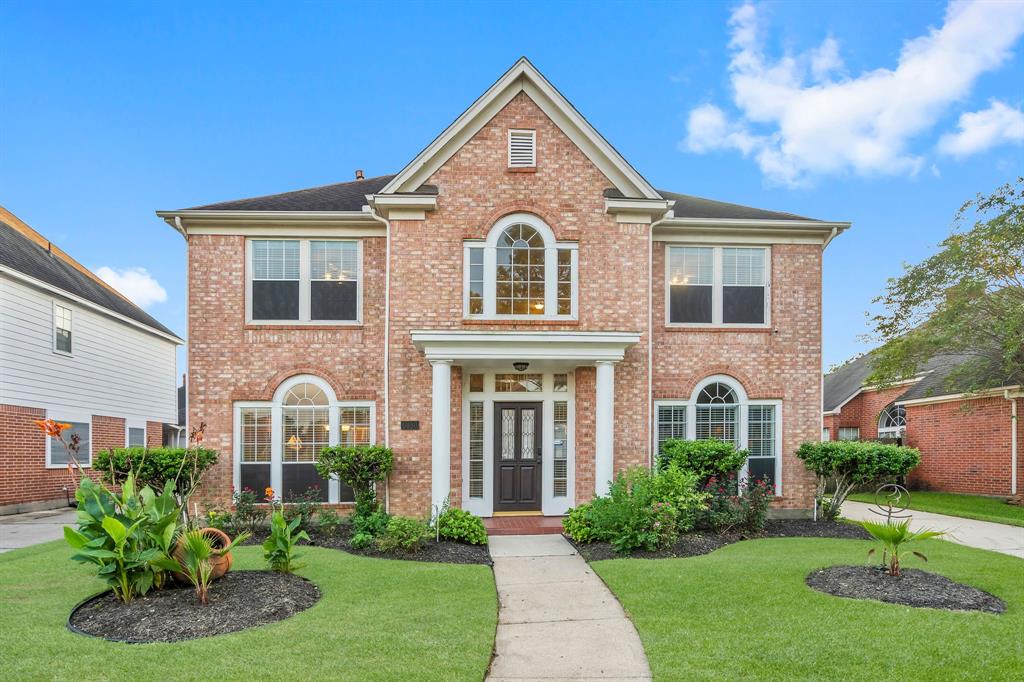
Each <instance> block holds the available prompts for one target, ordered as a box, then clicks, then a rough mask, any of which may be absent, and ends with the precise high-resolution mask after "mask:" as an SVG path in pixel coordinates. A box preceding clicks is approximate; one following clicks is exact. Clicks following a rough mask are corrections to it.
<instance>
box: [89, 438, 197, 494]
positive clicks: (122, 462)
mask: <svg viewBox="0 0 1024 682" xmlns="http://www.w3.org/2000/svg"><path fill="white" fill-rule="evenodd" d="M216 463H217V451H216V450H207V449H205V448H200V447H194V448H113V449H111V450H100V451H99V452H97V453H96V458H95V460H94V461H93V468H94V469H96V470H97V471H99V472H102V475H103V480H104V481H106V482H107V483H110V484H112V485H121V484H122V483H124V481H125V479H127V478H128V474H132V475H133V476H134V477H135V483H136V485H139V486H143V487H144V486H149V487H150V488H152V489H153V490H163V489H164V486H165V485H166V484H167V482H168V481H174V483H175V491H176V492H177V493H178V494H179V497H181V496H187V495H190V494H191V493H192V491H193V490H194V489H195V487H196V486H197V485H198V484H199V480H200V479H201V478H202V476H203V473H205V472H206V471H207V470H208V469H209V468H210V467H212V466H213V465H214V464H216Z"/></svg>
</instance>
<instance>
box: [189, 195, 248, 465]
mask: <svg viewBox="0 0 1024 682" xmlns="http://www.w3.org/2000/svg"><path fill="white" fill-rule="evenodd" d="M174 228H175V229H176V230H177V231H178V232H180V233H181V236H182V237H184V238H185V380H184V384H185V447H188V434H189V430H188V423H189V415H188V412H189V410H188V403H189V400H188V389H189V386H191V385H192V372H191V371H190V370H191V367H189V359H190V357H191V354H190V353H189V347H188V345H189V343H190V339H191V338H192V334H191V331H192V330H191V328H190V322H191V317H192V316H191V315H190V314H189V311H190V310H191V309H192V306H190V305H189V286H188V284H189V281H190V280H191V279H192V266H191V263H190V262H189V261H190V259H189V241H188V233H187V232H186V231H185V226H184V225H182V224H181V216H177V215H176V216H174ZM174 374H175V376H174V379H175V386H174V396H175V398H177V396H178V386H177V379H178V376H177V374H178V373H177V372H175V373H174ZM174 408H175V411H177V408H178V404H177V400H175V404H174ZM178 435H179V437H180V436H181V433H180V432H179V434H178ZM233 470H234V465H232V471H233ZM232 476H234V474H232ZM232 484H234V479H232Z"/></svg>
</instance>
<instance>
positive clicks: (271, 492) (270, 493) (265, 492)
mask: <svg viewBox="0 0 1024 682" xmlns="http://www.w3.org/2000/svg"><path fill="white" fill-rule="evenodd" d="M263 496H264V497H266V498H267V499H268V500H272V499H274V489H273V488H271V487H270V486H267V487H266V488H265V489H264V490H263Z"/></svg>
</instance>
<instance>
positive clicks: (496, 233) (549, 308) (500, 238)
mask: <svg viewBox="0 0 1024 682" xmlns="http://www.w3.org/2000/svg"><path fill="white" fill-rule="evenodd" d="M465 250H466V254H465V258H466V273H465V282H464V284H465V315H466V316H467V317H481V318H488V317H521V318H531V317H547V318H573V317H575V316H576V300H577V281H576V280H577V277H576V270H577V255H576V254H577V250H576V245H575V244H573V243H558V242H556V241H555V238H554V233H553V232H552V231H551V228H550V227H548V226H547V225H546V224H544V222H543V221H541V220H540V219H539V218H537V217H536V216H533V215H529V214H515V215H511V216H506V217H505V218H502V219H501V220H499V221H498V222H497V223H496V224H495V225H494V227H493V228H492V229H491V233H490V235H489V236H488V238H487V240H486V241H485V242H479V241H475V242H466V247H465Z"/></svg>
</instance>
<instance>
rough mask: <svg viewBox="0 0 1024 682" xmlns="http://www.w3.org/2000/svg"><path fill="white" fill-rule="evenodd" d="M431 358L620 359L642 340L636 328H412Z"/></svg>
mask: <svg viewBox="0 0 1024 682" xmlns="http://www.w3.org/2000/svg"><path fill="white" fill-rule="evenodd" d="M410 335H411V336H412V342H413V345H414V346H415V347H416V349H417V350H419V351H420V352H422V353H423V354H424V355H425V356H426V358H427V359H428V360H450V361H453V362H457V361H467V360H508V359H514V360H519V359H522V360H564V361H566V362H567V363H568V362H573V361H576V362H584V363H590V362H599V361H610V362H619V361H621V360H622V359H623V358H624V357H625V353H626V350H627V349H628V348H629V347H631V346H633V345H635V344H637V343H638V342H639V341H640V334H639V333H634V332H503V331H495V332H491V331H482V332H472V331H454V332H445V331H431V330H417V331H412V332H410Z"/></svg>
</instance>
